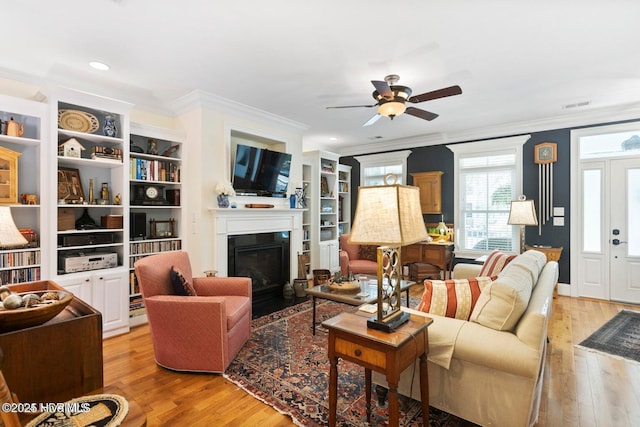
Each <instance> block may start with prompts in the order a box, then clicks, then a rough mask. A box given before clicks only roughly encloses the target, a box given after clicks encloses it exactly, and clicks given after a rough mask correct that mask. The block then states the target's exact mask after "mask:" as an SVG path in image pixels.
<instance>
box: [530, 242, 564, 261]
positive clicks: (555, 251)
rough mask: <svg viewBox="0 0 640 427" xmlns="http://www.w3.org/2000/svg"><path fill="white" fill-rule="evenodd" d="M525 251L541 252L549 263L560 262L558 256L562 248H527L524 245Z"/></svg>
mask: <svg viewBox="0 0 640 427" xmlns="http://www.w3.org/2000/svg"><path fill="white" fill-rule="evenodd" d="M525 249H526V250H531V249H534V250H536V251H539V252H542V253H543V254H545V256H546V257H547V262H549V261H556V262H558V261H560V255H562V247H559V248H552V247H550V246H536V245H533V246H529V245H525Z"/></svg>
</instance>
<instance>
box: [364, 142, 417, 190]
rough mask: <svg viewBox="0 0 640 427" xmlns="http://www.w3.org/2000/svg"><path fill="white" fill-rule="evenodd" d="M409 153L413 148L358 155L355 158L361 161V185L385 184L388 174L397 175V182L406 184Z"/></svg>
mask: <svg viewBox="0 0 640 427" xmlns="http://www.w3.org/2000/svg"><path fill="white" fill-rule="evenodd" d="M409 154H411V150H404V151H396V152H393V153H382V154H371V155H368V156H357V157H356V158H355V159H356V160H357V161H358V162H360V185H363V186H365V185H384V183H385V182H384V177H385V176H386V175H387V174H393V175H395V176H396V177H397V178H398V181H397V184H404V183H405V182H406V179H405V171H406V170H407V157H409Z"/></svg>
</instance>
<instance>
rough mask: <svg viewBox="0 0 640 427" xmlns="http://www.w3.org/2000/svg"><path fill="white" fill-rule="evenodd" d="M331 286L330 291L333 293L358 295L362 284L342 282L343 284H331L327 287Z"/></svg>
mask: <svg viewBox="0 0 640 427" xmlns="http://www.w3.org/2000/svg"><path fill="white" fill-rule="evenodd" d="M327 286H329V289H331V290H332V291H335V292H339V293H345V294H356V293H358V292H360V282H356V281H353V282H348V281H341V282H335V281H334V282H329V284H328V285H327Z"/></svg>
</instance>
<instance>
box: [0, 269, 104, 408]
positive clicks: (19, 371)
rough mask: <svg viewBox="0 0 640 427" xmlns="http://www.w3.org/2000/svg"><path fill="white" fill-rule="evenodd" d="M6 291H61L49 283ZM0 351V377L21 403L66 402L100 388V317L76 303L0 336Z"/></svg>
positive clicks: (101, 377) (79, 301)
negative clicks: (0, 375) (0, 358)
mask: <svg viewBox="0 0 640 427" xmlns="http://www.w3.org/2000/svg"><path fill="white" fill-rule="evenodd" d="M9 287H10V288H11V290H13V291H14V292H27V291H32V290H40V289H59V290H62V288H61V287H59V286H58V285H56V284H55V283H54V282H50V281H43V282H33V283H24V284H20V285H10V286H9ZM0 348H2V351H3V353H4V362H3V366H2V372H3V374H4V377H5V379H6V381H7V384H8V386H9V389H10V390H11V391H12V392H13V393H15V394H16V395H17V396H18V398H19V399H20V401H21V402H29V403H48V402H66V401H67V400H69V399H72V398H74V397H78V396H82V395H85V394H87V393H89V392H90V391H92V390H96V389H99V388H101V387H102V386H103V376H102V315H101V314H100V312H99V311H97V310H96V309H94V308H93V307H91V306H90V305H88V304H87V303H85V302H84V301H82V300H80V299H78V298H76V297H74V298H73V300H72V301H71V302H70V303H69V305H68V306H67V307H66V308H65V309H64V310H63V311H62V312H61V313H60V314H58V315H57V316H56V317H54V318H53V319H51V320H49V321H48V322H46V323H43V324H42V325H39V326H34V327H31V328H25V329H21V330H17V331H13V332H5V333H2V334H0Z"/></svg>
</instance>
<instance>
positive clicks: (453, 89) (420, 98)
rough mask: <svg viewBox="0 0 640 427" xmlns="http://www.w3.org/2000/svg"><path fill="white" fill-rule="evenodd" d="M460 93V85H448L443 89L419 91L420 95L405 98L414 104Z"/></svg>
mask: <svg viewBox="0 0 640 427" xmlns="http://www.w3.org/2000/svg"><path fill="white" fill-rule="evenodd" d="M461 93H462V89H461V88H460V86H457V85H456V86H449V87H445V88H444V89H438V90H434V91H432V92H425V93H421V94H420V95H415V96H412V97H410V98H409V99H407V101H409V102H412V103H414V104H416V103H418V102H424V101H430V100H432V99H438V98H445V97H447V96H453V95H460V94H461Z"/></svg>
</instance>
